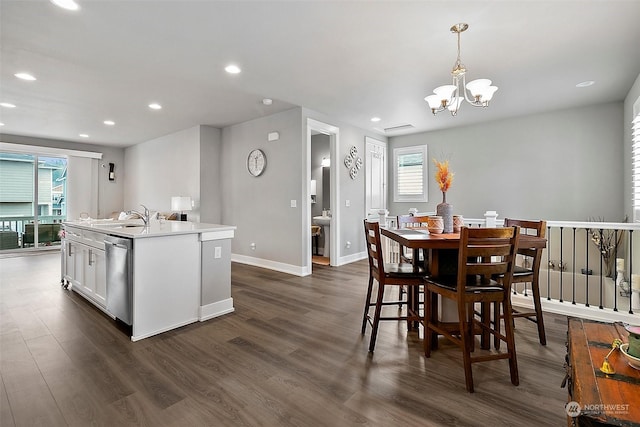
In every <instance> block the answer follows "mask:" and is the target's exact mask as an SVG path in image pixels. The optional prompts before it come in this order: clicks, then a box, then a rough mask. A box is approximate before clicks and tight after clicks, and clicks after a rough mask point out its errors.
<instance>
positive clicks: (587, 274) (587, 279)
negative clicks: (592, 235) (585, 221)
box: [584, 228, 591, 307]
mask: <svg viewBox="0 0 640 427" xmlns="http://www.w3.org/2000/svg"><path fill="white" fill-rule="evenodd" d="M584 235H585V237H586V238H587V239H586V243H585V245H584V247H585V248H586V249H587V254H586V258H585V259H586V265H585V270H586V271H585V276H586V277H585V288H586V294H585V304H584V306H585V307H589V276H591V275H590V274H589V229H588V228H585V229H584Z"/></svg>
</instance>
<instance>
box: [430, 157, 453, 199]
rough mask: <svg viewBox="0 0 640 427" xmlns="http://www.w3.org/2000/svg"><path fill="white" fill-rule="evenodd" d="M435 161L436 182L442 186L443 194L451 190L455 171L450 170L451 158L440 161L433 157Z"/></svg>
mask: <svg viewBox="0 0 640 427" xmlns="http://www.w3.org/2000/svg"><path fill="white" fill-rule="evenodd" d="M433 163H435V165H436V168H437V171H436V175H435V176H436V182H437V183H438V185H439V186H440V191H442V193H443V196H444V193H446V192H447V190H449V187H451V182H452V181H453V175H454V174H453V172H451V171H450V170H449V160H445V161H444V162H439V161H437V160H436V159H433Z"/></svg>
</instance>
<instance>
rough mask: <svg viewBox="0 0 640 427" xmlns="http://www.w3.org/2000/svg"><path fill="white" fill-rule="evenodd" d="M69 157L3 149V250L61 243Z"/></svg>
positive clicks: (0, 235) (0, 179)
mask: <svg viewBox="0 0 640 427" xmlns="http://www.w3.org/2000/svg"><path fill="white" fill-rule="evenodd" d="M66 175H67V159H66V158H63V157H50V156H39V155H37V154H21V153H20V154H19V153H8V152H0V250H1V251H15V250H23V249H30V248H39V249H42V248H46V247H50V246H59V245H60V236H59V231H60V226H61V223H62V222H63V221H64V220H65V219H66V214H67V209H66V195H67V194H66V193H67V179H66V178H67V176H66Z"/></svg>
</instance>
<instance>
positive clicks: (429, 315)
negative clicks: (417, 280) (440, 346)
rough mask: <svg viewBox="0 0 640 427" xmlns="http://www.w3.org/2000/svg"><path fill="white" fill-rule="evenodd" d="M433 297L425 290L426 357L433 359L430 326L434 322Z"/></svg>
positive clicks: (424, 342)
mask: <svg viewBox="0 0 640 427" xmlns="http://www.w3.org/2000/svg"><path fill="white" fill-rule="evenodd" d="M433 316H434V313H433V295H432V294H431V292H429V291H428V290H427V289H426V286H425V290H424V340H423V342H422V344H423V345H424V356H425V357H431V341H432V340H433V331H432V330H431V328H430V324H431V323H432V321H433Z"/></svg>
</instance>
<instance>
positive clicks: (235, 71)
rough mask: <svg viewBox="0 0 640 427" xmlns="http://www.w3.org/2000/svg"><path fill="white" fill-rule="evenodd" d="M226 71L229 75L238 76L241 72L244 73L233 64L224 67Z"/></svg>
mask: <svg viewBox="0 0 640 427" xmlns="http://www.w3.org/2000/svg"><path fill="white" fill-rule="evenodd" d="M224 70H225V71H226V72H227V73H229V74H238V73H239V72H240V71H242V70H241V69H240V67H238V66H237V65H233V64H231V65H227V66H226V67H224Z"/></svg>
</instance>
